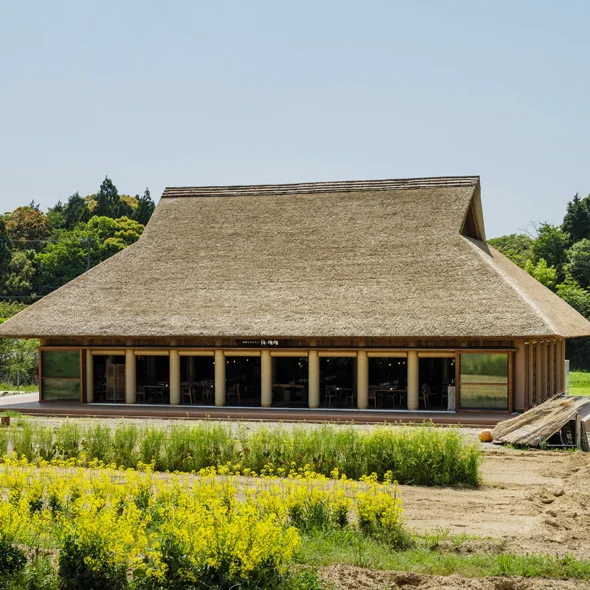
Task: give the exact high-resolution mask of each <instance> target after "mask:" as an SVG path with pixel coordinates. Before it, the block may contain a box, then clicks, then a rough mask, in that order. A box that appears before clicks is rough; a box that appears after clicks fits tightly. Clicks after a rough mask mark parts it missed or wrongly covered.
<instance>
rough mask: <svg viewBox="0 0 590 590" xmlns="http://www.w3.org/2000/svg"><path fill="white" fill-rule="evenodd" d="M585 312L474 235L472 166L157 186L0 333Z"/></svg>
mask: <svg viewBox="0 0 590 590" xmlns="http://www.w3.org/2000/svg"><path fill="white" fill-rule="evenodd" d="M587 334H590V323H588V322H587V321H586V320H585V319H584V318H583V317H582V316H581V315H579V314H578V313H577V312H576V311H574V310H573V309H572V308H571V307H569V306H568V305H567V304H566V303H564V302H563V301H562V300H561V299H559V298H558V297H557V296H556V295H554V294H553V293H551V292H550V291H549V290H547V289H545V287H543V286H542V285H541V284H539V283H537V282H536V281H535V280H534V279H533V278H531V277H530V276H529V275H528V274H526V273H525V272H524V271H522V270H520V269H519V268H517V267H516V266H515V265H513V264H512V263H511V262H509V261H508V260H507V259H506V258H505V257H504V256H502V255H501V254H499V253H498V252H497V251H495V250H494V249H493V248H490V247H489V246H487V245H486V243H485V232H484V224H483V216H482V212H481V202H480V196H479V179H478V178H477V177H458V178H452V177H451V178H423V179H409V180H408V179H406V180H380V181H358V182H334V183H315V184H300V185H267V186H249V187H248V186H239V187H201V188H171V189H166V191H165V192H164V195H163V198H162V199H161V200H160V202H159V204H158V206H157V208H156V211H155V213H154V215H153V217H152V219H151V221H150V222H149V224H148V226H147V228H146V230H145V232H144V234H143V236H142V237H141V238H140V240H139V241H138V242H137V243H136V244H134V245H133V246H130V247H129V248H127V249H126V250H124V251H123V252H121V253H120V254H117V255H116V256H113V257H112V258H110V259H109V260H107V261H106V262H103V263H102V264H99V265H98V266H96V267H95V268H93V269H91V270H90V271H89V272H87V273H85V274H83V275H82V276H80V277H78V278H77V279H75V280H74V281H72V282H71V283H69V284H67V285H65V286H64V287H62V288H61V289H59V290H57V291H55V292H54V293H52V294H51V295H48V296H47V297H45V298H43V299H41V300H40V301H38V302H37V303H35V304H34V305H32V306H30V307H29V308H28V309H26V310H25V311H23V312H21V313H19V314H18V315H16V316H15V317H14V318H12V319H11V320H9V321H8V322H6V323H5V324H4V325H2V326H1V327H0V336H41V337H47V336H113V337H114V336H128V337H140V336H145V337H150V336H154V337H157V336H171V337H175V336H176V337H182V336H263V335H273V336H283V337H289V336H292V337H297V336H301V337H304V336H311V337H321V336H326V337H330V336H332V337H337V336H345V337H350V336H359V337H381V336H383V337H482V338H485V337H517V336H541V335H561V336H579V335H587Z"/></svg>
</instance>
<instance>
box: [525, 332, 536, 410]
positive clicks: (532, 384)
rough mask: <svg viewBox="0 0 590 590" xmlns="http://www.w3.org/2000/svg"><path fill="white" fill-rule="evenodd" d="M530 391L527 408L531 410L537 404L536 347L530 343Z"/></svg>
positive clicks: (528, 392)
mask: <svg viewBox="0 0 590 590" xmlns="http://www.w3.org/2000/svg"><path fill="white" fill-rule="evenodd" d="M527 348H528V377H529V382H528V388H527V389H528V391H527V394H528V395H527V407H526V408H525V409H527V410H528V409H529V408H531V407H532V406H533V405H534V404H535V345H534V344H533V343H532V341H531V342H529V344H528V346H527Z"/></svg>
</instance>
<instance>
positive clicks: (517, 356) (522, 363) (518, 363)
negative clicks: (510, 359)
mask: <svg viewBox="0 0 590 590" xmlns="http://www.w3.org/2000/svg"><path fill="white" fill-rule="evenodd" d="M516 347H517V351H516V352H515V353H514V376H513V381H512V408H513V410H524V409H525V406H526V352H525V348H526V347H525V344H524V340H517V341H516Z"/></svg>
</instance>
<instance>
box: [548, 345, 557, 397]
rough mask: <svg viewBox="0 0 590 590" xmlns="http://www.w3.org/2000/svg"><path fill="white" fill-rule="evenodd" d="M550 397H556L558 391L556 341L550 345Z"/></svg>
mask: <svg viewBox="0 0 590 590" xmlns="http://www.w3.org/2000/svg"><path fill="white" fill-rule="evenodd" d="M548 346H549V380H548V382H549V385H548V386H547V387H548V390H549V396H552V395H555V394H556V393H557V389H556V387H555V341H551V342H550V343H549V345H548Z"/></svg>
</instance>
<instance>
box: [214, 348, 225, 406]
mask: <svg viewBox="0 0 590 590" xmlns="http://www.w3.org/2000/svg"><path fill="white" fill-rule="evenodd" d="M225 396H226V393H225V354H223V350H216V351H215V405H216V406H225Z"/></svg>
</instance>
